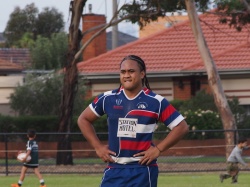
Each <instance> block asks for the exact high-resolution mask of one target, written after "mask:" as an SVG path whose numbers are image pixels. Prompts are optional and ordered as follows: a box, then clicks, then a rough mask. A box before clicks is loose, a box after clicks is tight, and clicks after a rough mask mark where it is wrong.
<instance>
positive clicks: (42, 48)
mask: <svg viewBox="0 0 250 187" xmlns="http://www.w3.org/2000/svg"><path fill="white" fill-rule="evenodd" d="M67 49H68V38H67V34H66V33H56V34H52V36H51V38H50V39H49V38H46V37H42V36H38V38H37V40H36V41H35V43H34V45H33V46H32V47H31V48H30V51H31V58H32V64H33V68H34V69H43V70H50V69H59V68H61V67H63V65H64V64H65V62H66V60H67V59H66V53H67Z"/></svg>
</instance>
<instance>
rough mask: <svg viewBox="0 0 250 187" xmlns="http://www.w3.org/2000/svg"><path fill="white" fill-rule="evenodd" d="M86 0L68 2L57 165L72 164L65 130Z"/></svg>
mask: <svg viewBox="0 0 250 187" xmlns="http://www.w3.org/2000/svg"><path fill="white" fill-rule="evenodd" d="M86 1H87V0H74V1H71V3H70V11H71V13H72V15H71V23H70V27H69V47H68V54H67V64H65V68H64V72H65V75H64V82H63V91H62V100H61V114H60V121H59V129H58V132H60V133H61V134H60V135H59V139H58V144H57V150H58V151H57V161H56V164H57V165H60V164H63V165H68V164H73V158H72V148H71V141H70V137H69V135H68V134H67V132H70V130H71V123H72V115H73V106H74V99H75V94H76V91H77V84H78V71H77V66H76V64H77V62H78V59H76V58H75V55H76V53H77V51H78V50H79V48H80V42H81V31H80V30H79V23H80V20H81V16H82V11H83V7H84V6H85V3H86Z"/></svg>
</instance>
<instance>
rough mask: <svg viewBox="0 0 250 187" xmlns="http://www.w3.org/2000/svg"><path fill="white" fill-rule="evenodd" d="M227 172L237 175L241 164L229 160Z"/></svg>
mask: <svg viewBox="0 0 250 187" xmlns="http://www.w3.org/2000/svg"><path fill="white" fill-rule="evenodd" d="M227 172H228V173H229V174H230V175H231V176H235V175H237V174H238V173H239V166H238V163H232V162H228V163H227Z"/></svg>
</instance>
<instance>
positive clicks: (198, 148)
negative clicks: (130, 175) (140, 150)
mask: <svg viewBox="0 0 250 187" xmlns="http://www.w3.org/2000/svg"><path fill="white" fill-rule="evenodd" d="M232 132H233V133H234V134H235V141H236V136H237V134H238V135H239V136H245V137H247V138H249V135H250V129H241V130H237V131H232ZM224 133H225V131H224V130H194V131H190V132H189V134H188V135H187V136H186V137H184V139H183V140H181V141H180V142H179V143H177V144H176V145H175V146H174V147H172V148H171V149H169V150H167V151H164V152H163V153H162V154H161V156H160V157H159V158H158V165H159V171H160V172H162V173H163V172H169V173H170V172H210V171H211V172H212V171H225V170H226V158H225V151H226V146H225V139H224ZM167 134H168V132H167V131H166V132H155V133H154V143H156V144H157V143H158V142H159V141H161V140H162V139H163V138H164V137H166V136H167ZM60 135H67V136H69V137H70V141H71V147H72V149H71V150H58V149H57V144H58V140H59V136H60ZM215 135H216V136H215ZM98 137H99V138H100V139H101V140H102V141H103V142H104V143H107V138H108V134H107V133H98ZM216 137H218V138H216ZM36 140H37V142H38V145H39V164H40V166H39V169H40V171H41V172H42V173H46V174H75V173H79V174H92V173H102V172H103V170H104V168H105V167H106V163H103V162H102V160H101V159H99V158H98V157H97V155H96V153H95V151H94V150H93V148H92V147H91V146H90V145H89V144H88V142H86V140H85V139H84V138H83V136H82V134H81V133H66V134H64V133H51V132H48V133H37V137H36ZM26 142H27V136H26V133H0V174H3V175H9V174H17V173H20V169H21V166H22V164H21V163H20V162H18V161H17V160H16V156H17V152H18V151H25V149H26ZM235 144H236V142H235ZM235 144H234V145H231V146H232V148H233V146H235ZM59 152H70V154H72V158H73V165H72V164H70V165H57V164H56V163H57V162H56V158H57V154H58V153H59ZM243 158H244V160H245V161H246V162H249V161H250V149H248V150H244V151H243ZM242 170H244V171H250V169H249V168H242ZM28 171H29V170H28ZM29 172H33V171H29Z"/></svg>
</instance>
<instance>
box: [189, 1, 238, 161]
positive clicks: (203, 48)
mask: <svg viewBox="0 0 250 187" xmlns="http://www.w3.org/2000/svg"><path fill="white" fill-rule="evenodd" d="M185 3H186V7H187V11H188V17H189V20H190V23H191V27H192V30H193V34H194V37H195V40H196V43H197V46H198V50H199V52H200V55H201V58H202V60H203V62H204V65H205V68H206V71H207V75H208V83H209V86H210V88H211V91H212V93H213V96H214V101H215V104H216V106H217V108H218V111H219V113H220V117H221V120H222V123H223V128H224V130H225V144H226V157H228V156H229V154H230V152H231V150H232V148H233V147H232V145H234V144H235V142H234V138H235V137H234V130H236V123H235V119H234V116H233V114H232V112H231V109H230V107H229V105H228V102H227V99H226V96H225V94H224V91H223V88H222V85H221V81H220V76H219V74H218V72H217V69H216V65H215V63H214V61H213V58H212V56H211V53H210V51H209V49H208V47H207V44H206V40H205V38H204V35H203V32H202V29H201V25H200V21H199V18H198V15H197V12H196V9H195V4H194V1H193V0H185Z"/></svg>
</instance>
